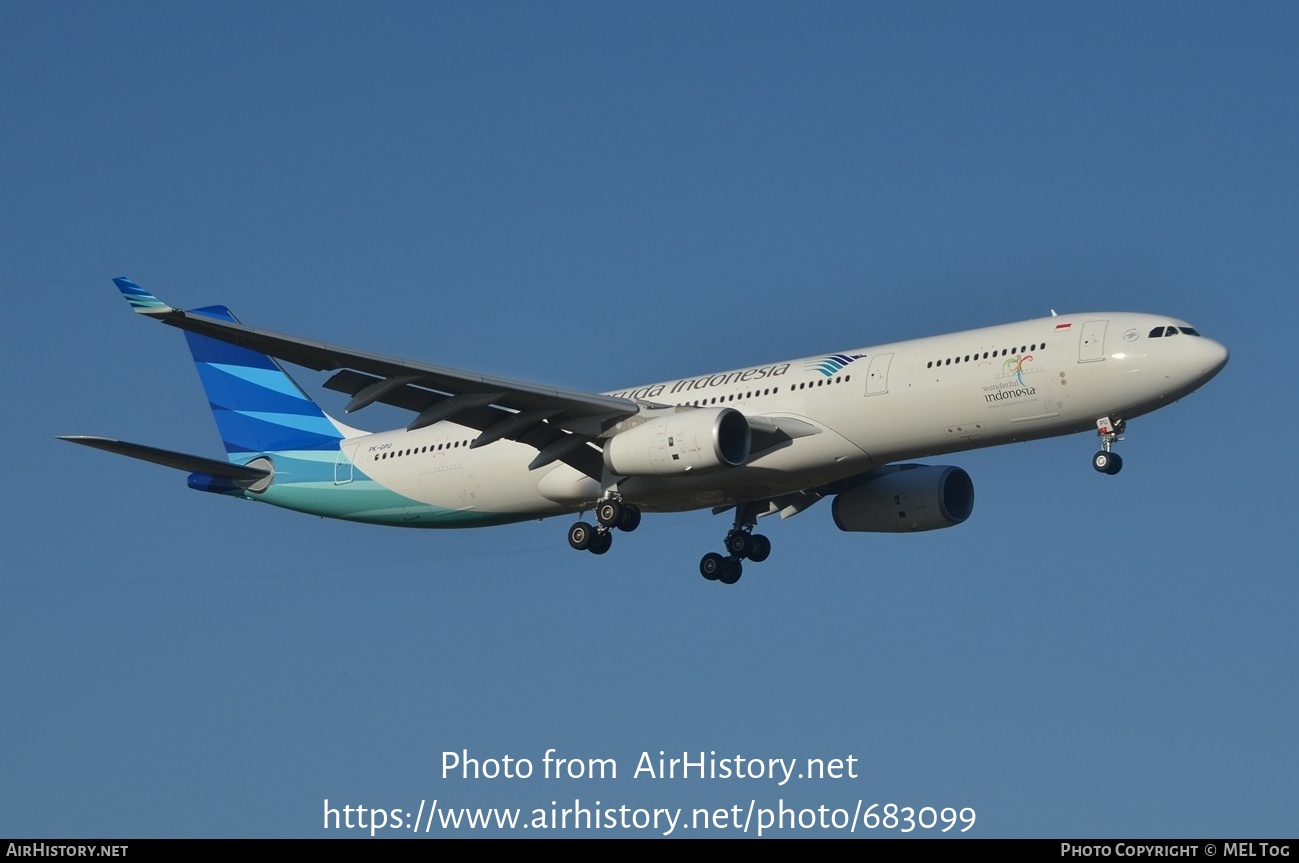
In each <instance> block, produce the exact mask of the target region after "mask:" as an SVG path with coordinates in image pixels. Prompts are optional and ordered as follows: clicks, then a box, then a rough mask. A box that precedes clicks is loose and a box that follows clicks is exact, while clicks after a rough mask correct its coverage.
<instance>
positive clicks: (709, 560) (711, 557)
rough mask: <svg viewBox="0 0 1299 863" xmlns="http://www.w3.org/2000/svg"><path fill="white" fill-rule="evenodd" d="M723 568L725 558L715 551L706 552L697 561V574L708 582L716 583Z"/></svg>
mask: <svg viewBox="0 0 1299 863" xmlns="http://www.w3.org/2000/svg"><path fill="white" fill-rule="evenodd" d="M725 568H726V558H724V557H722V556H721V555H720V554H718V553H717V552H715V551H710V552H708V554H705V555H704V557H703V559H702V560H700V561H699V574H700V575H702V576H703V577H704V578H706V579H708V580H709V581H717V578H718V576H720V575H721V574H722V570H723V569H725Z"/></svg>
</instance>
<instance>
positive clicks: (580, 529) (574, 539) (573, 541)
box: [568, 521, 595, 551]
mask: <svg viewBox="0 0 1299 863" xmlns="http://www.w3.org/2000/svg"><path fill="white" fill-rule="evenodd" d="M593 539H595V528H593V527H591V525H589V524H587V523H586V522H584V521H579V522H578V523H577V524H575V525H573V526H572V527H570V528H569V529H568V544H569V545H571V546H572V547H573V548H575V549H577V550H578V551H586V550H587V549H588V548H590V547H591V540H593Z"/></svg>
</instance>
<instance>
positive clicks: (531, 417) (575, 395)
mask: <svg viewBox="0 0 1299 863" xmlns="http://www.w3.org/2000/svg"><path fill="white" fill-rule="evenodd" d="M113 283H114V284H116V285H117V287H118V289H119V290H120V291H121V292H122V294H123V295H124V296H125V297H126V299H127V301H128V302H129V303H130V304H131V307H132V308H133V309H135V311H136V312H139V313H140V314H143V315H148V316H149V317H152V318H156V319H158V320H160V321H162V322H163V323H164V324H169V325H170V326H173V327H178V328H180V329H182V330H188V331H190V332H194V333H198V334H200V335H204V336H208V337H210V338H213V339H217V340H218V341H223V342H229V343H230V344H233V345H239V346H241V347H246V348H249V349H251V350H255V351H258V352H260V353H264V354H267V355H268V356H272V357H275V358H276V359H280V360H284V361H285V362H289V363H293V364H294V365H299V366H304V367H306V368H309V369H315V370H317V371H334V372H336V374H334V375H333V376H332V377H330V379H329V380H328V381H326V382H325V387H326V388H327V389H331V390H335V391H337V392H342V393H346V394H348V395H350V396H352V400H351V401H350V402H349V403H348V405H347V408H346V410H347V411H349V412H350V411H355V410H360V409H361V408H363V407H366V406H367V405H371V404H374V403H375V402H382V403H384V404H389V405H394V406H396V407H399V408H404V409H406V410H409V411H412V412H414V413H415V414H416V416H415V418H414V419H413V420H412V421H411V422H410V424H409V425H408V426H407V428H408V429H412V430H413V429H418V428H423V427H424V426H428V425H433V424H434V423H438V422H442V421H443V420H452V421H454V422H456V423H458V424H460V425H464V426H468V427H469V428H474V429H478V431H479V432H480V434H479V435H478V437H476V438H475V439H474V441H473V443H471V444H470V446H471V447H478V446H484V445H486V444H489V443H492V442H493V441H497V440H501V439H502V438H504V439H507V440H515V441H519V442H521V443H525V444H527V445H529V446H532V447H535V448H536V449H537V450H539V452H538V454H537V458H536V459H534V460H533V462H532V464H531V465H530V467H532V468H534V469H535V468H538V467H541V466H543V465H546V464H550V463H551V462H553V461H565V462H568V463H569V464H573V465H574V466H575V467H577V468H578V469H579V470H581V471H583V472H584V473H587V474H589V475H592V476H594V477H596V478H597V479H598V478H599V476H600V453H599V452H597V451H596V450H595V449H593V448H592V447H591V446H589V443H590V442H591V441H592V440H594V439H595V438H597V437H599V436H600V435H601V434H603V433H604V432H605V430H607V429H608V428H610V427H611V426H612V425H614V424H615V423H617V422H619V421H620V420H624V419H626V418H627V417H630V416H633V415H635V414H637V413H638V412H639V411H640V407H641V405H640V403H638V402H635V401H632V400H631V399H624V398H617V397H614V396H605V395H599V394H597V393H585V392H580V391H577V390H568V389H563V388H560V387H551V386H544V385H541V384H534V383H529V382H527V381H518V380H512V379H510V378H502V377H497V376H495V375H484V374H479V373H476V372H465V371H460V370H458V369H452V368H447V367H446V366H435V365H428V364H425V363H419V362H414V361H412V360H403V359H397V358H395V357H386V356H383V355H380V354H371V353H367V352H365V351H357V350H352V349H350V348H343V347H338V346H336V345H330V344H326V343H324V342H318V341H313V340H310V339H302V338H298V337H296V336H287V335H283V334H281V333H274V332H270V331H268V330H260V329H256V328H254V327H248V326H244V325H243V324H239V323H232V322H230V321H227V320H222V319H218V318H214V317H209V316H207V315H205V314H203V313H202V312H201V311H194V312H186V311H182V310H180V309H175V308H172V307H171V306H169V305H167V304H166V303H164V302H162V301H161V300H159V299H158V298H157V297H155V296H154V295H153V294H150V293H149V292H148V291H146V290H144V289H143V288H141V287H140V286H139V285H137V284H135V283H134V282H132V281H131V280H130V279H126V278H118V279H114V280H113ZM582 450H585V451H586V453H585V454H584V453H583V452H582Z"/></svg>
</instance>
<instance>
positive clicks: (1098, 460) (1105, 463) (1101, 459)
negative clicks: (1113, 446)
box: [1092, 450, 1114, 473]
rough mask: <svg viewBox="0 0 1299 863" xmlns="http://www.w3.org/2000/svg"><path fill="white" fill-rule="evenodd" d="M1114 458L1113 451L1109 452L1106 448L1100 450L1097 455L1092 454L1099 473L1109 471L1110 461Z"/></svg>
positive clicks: (1093, 462) (1093, 463)
mask: <svg viewBox="0 0 1299 863" xmlns="http://www.w3.org/2000/svg"><path fill="white" fill-rule="evenodd" d="M1113 459H1114V454H1113V453H1108V452H1106V451H1105V450H1101V451H1100V452H1098V453H1096V455H1094V456H1092V467H1094V468H1096V471H1097V473H1109V472H1110V463H1111V462H1112V461H1113Z"/></svg>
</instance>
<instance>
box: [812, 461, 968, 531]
mask: <svg viewBox="0 0 1299 863" xmlns="http://www.w3.org/2000/svg"><path fill="white" fill-rule="evenodd" d="M973 511H974V482H973V481H972V480H971V479H970V475H969V474H968V473H966V472H965V471H963V470H961V469H960V468H959V467H949V466H946V465H930V464H904V465H896V466H894V467H891V468H885V469H884V471H882V472H880V473H877V474H876V475H874V476H872V477H871V478H870V479H868V480H866V482H864V483H862V484H861V485H859V486H856V487H854V488H851V489H849V490H848V491H845V492H843V493H842V494H840V495H839V496H837V497H836V498H835V499H834V506H833V508H832V512H833V514H834V523H835V525H836V526H837V527H838V528H839V529H840V530H846V531H870V532H878V533H910V532H912V531H920V530H937V529H938V528H940V527H952V526H953V525H957V524H960V523H961V522H963V521H965V520H966V519H967V518H969V517H970V513H971V512H973Z"/></svg>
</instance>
